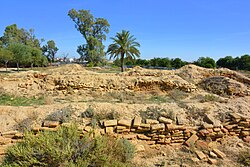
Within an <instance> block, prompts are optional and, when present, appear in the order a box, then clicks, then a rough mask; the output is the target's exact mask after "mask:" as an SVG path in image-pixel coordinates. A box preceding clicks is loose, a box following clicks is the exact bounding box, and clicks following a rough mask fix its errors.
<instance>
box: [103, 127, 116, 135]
mask: <svg viewBox="0 0 250 167" xmlns="http://www.w3.org/2000/svg"><path fill="white" fill-rule="evenodd" d="M105 132H106V133H108V134H112V133H114V128H113V127H106V128H105Z"/></svg>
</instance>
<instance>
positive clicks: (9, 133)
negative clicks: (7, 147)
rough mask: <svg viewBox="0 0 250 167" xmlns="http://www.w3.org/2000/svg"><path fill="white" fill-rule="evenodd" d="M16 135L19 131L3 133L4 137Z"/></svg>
mask: <svg viewBox="0 0 250 167" xmlns="http://www.w3.org/2000/svg"><path fill="white" fill-rule="evenodd" d="M16 133H18V131H16V130H12V131H7V132H2V136H8V135H13V136H14V135H15V134H16Z"/></svg>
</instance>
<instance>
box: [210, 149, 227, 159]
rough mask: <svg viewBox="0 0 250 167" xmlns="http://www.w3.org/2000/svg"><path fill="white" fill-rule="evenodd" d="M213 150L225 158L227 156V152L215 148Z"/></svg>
mask: <svg viewBox="0 0 250 167" xmlns="http://www.w3.org/2000/svg"><path fill="white" fill-rule="evenodd" d="M213 152H214V153H215V154H216V155H217V156H218V157H219V158H221V159H224V158H225V157H226V154H224V153H223V152H221V151H220V150H218V149H216V148H214V149H213Z"/></svg>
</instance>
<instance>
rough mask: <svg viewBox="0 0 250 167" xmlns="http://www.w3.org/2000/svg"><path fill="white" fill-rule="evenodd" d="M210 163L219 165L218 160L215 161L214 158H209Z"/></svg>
mask: <svg viewBox="0 0 250 167" xmlns="http://www.w3.org/2000/svg"><path fill="white" fill-rule="evenodd" d="M208 163H209V164H211V165H215V164H217V163H218V161H217V160H216V159H213V158H208Z"/></svg>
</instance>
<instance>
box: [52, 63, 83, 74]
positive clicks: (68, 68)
mask: <svg viewBox="0 0 250 167" xmlns="http://www.w3.org/2000/svg"><path fill="white" fill-rule="evenodd" d="M83 72H84V73H87V72H88V71H87V70H85V69H84V68H83V67H82V66H81V65H79V64H66V65H62V66H59V67H57V68H54V69H50V70H48V73H52V74H55V73H58V74H60V75H62V74H65V75H67V74H77V73H83Z"/></svg>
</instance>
